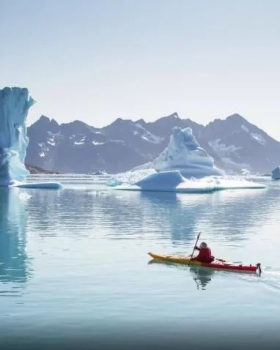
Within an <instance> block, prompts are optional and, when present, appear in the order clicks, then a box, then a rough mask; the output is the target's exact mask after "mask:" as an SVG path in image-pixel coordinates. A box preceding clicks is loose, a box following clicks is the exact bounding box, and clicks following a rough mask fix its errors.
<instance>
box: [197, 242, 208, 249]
mask: <svg viewBox="0 0 280 350" xmlns="http://www.w3.org/2000/svg"><path fill="white" fill-rule="evenodd" d="M199 248H202V249H203V248H204V249H205V248H207V244H206V243H205V242H201V243H200V246H199Z"/></svg>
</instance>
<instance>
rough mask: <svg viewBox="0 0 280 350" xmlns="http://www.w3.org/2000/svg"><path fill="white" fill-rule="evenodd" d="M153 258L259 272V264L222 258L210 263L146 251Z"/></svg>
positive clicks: (223, 268) (238, 270)
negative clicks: (235, 261) (246, 263)
mask: <svg viewBox="0 0 280 350" xmlns="http://www.w3.org/2000/svg"><path fill="white" fill-rule="evenodd" d="M148 254H149V255H150V256H151V257H152V258H153V259H154V260H157V261H163V262H172V263H176V264H185V265H191V266H201V267H209V268H212V269H221V270H230V271H237V272H251V273H254V272H257V270H259V272H261V264H259V263H258V264H255V265H251V264H250V265H244V264H241V263H234V262H229V261H226V260H223V259H215V260H214V261H213V262H211V263H203V262H200V261H196V260H191V257H190V256H180V255H163V254H156V253H151V252H150V253H148Z"/></svg>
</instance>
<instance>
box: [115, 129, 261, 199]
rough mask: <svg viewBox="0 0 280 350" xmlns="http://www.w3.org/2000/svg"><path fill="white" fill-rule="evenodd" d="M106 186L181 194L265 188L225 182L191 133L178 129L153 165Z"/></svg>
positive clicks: (254, 184)
mask: <svg viewBox="0 0 280 350" xmlns="http://www.w3.org/2000/svg"><path fill="white" fill-rule="evenodd" d="M145 170H146V174H144V173H143V172H144V171H145ZM133 180H134V181H133ZM108 186H110V187H111V188H113V189H116V190H126V191H164V192H181V193H209V192H213V191H217V190H223V189H244V188H246V189H256V188H266V186H265V185H263V184H258V183H254V182H252V181H247V180H244V179H232V178H231V179H229V178H226V174H225V172H224V171H223V170H222V169H218V168H217V167H215V165H214V160H213V158H212V157H210V156H209V155H208V153H207V152H206V151H205V150H204V149H203V148H202V147H200V145H199V144H198V142H197V141H196V138H195V136H194V135H193V133H192V129H191V128H185V129H181V128H179V127H174V128H173V129H172V135H171V137H170V141H169V144H168V146H167V147H166V148H165V149H164V151H163V152H162V153H161V154H160V155H159V156H158V157H157V158H156V159H155V160H154V161H152V162H150V163H148V164H144V165H142V166H139V167H137V168H135V169H134V170H132V171H130V172H128V173H125V174H119V176H117V177H116V178H115V179H111V180H110V181H109V183H108Z"/></svg>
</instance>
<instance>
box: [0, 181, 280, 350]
mask: <svg viewBox="0 0 280 350" xmlns="http://www.w3.org/2000/svg"><path fill="white" fill-rule="evenodd" d="M279 210H280V201H279V191H278V193H277V192H275V191H274V190H269V191H238V192H237V191H223V192H216V193H213V194H187V195H185V194H175V193H156V192H155V193H150V192H145V193H144V192H143V193H141V192H140V193H139V192H137V193H135V192H134V193H128V192H127V193H124V192H115V191H112V192H111V191H107V190H106V191H104V190H103V191H102V190H100V191H94V190H93V189H92V188H91V189H90V188H88V189H87V188H86V189H81V188H80V189H77V188H68V189H64V190H62V191H45V190H32V189H7V188H4V189H1V190H0V215H1V217H0V220H1V221H0V228H1V231H0V291H2V292H3V291H4V293H2V294H1V295H5V298H0V309H1V312H0V322H1V327H0V348H1V349H2V347H1V345H2V343H1V342H2V341H3V337H6V338H5V339H6V341H7V342H10V343H13V342H16V341H17V342H19V341H20V340H21V339H22V338H21V337H26V339H27V338H28V339H29V340H30V343H31V344H33V342H34V335H38V334H39V337H40V335H42V334H43V335H44V336H45V338H46V339H51V340H54V341H55V339H57V340H58V342H59V341H60V342H61V344H62V347H61V348H60V350H61V349H63V344H64V345H65V342H66V340H67V339H70V338H71V337H72V338H71V339H74V340H75V339H90V340H91V341H92V344H94V341H95V340H96V336H97V337H98V335H100V334H101V335H103V334H104V335H105V338H106V339H107V338H108V339H109V338H110V339H113V338H112V334H115V335H117V336H119V337H121V334H122V333H121V332H122V330H124V329H125V330H126V331H127V332H129V334H133V332H135V333H134V334H139V333H138V332H139V331H140V330H141V332H143V333H142V334H143V335H145V337H146V336H147V335H148V336H152V335H155V336H156V337H158V339H160V340H162V339H163V338H162V336H163V334H165V335H166V338H168V339H169V338H170V339H171V338H172V337H173V338H172V339H175V338H176V339H178V338H180V337H181V338H180V339H183V338H182V337H183V336H186V337H187V338H188V339H190V340H191V342H192V341H195V339H198V338H197V335H198V333H196V330H197V331H200V330H201V329H209V326H211V327H212V328H211V327H210V328H211V332H212V331H213V334H214V336H213V337H217V336H218V333H219V332H220V331H222V332H224V334H228V333H227V332H228V331H229V330H236V327H237V326H239V327H241V326H242V329H243V330H244V332H246V334H249V335H251V336H252V334H253V331H261V330H262V329H263V327H264V326H265V327H266V331H267V330H271V329H272V328H271V327H272V326H273V325H277V324H278V325H279V321H280V317H279V315H280V313H279V311H280V306H279V303H278V301H279V290H280V289H279V286H280V279H279V276H280V274H279V268H278V267H280V258H279V254H278V249H277V247H278V246H279V245H280V238H279V227H280V219H279ZM199 231H202V233H203V235H202V239H203V240H206V241H207V242H209V244H210V246H211V249H212V253H213V255H215V256H216V257H218V258H227V259H230V260H232V258H233V259H235V260H238V259H241V260H242V261H243V258H244V256H245V257H246V258H249V262H252V263H256V262H259V259H260V257H261V258H262V259H261V261H260V262H261V263H262V266H265V265H266V266H267V265H268V266H271V267H273V268H274V269H273V271H270V272H269V271H267V270H266V269H265V268H264V272H263V274H262V276H261V277H260V278H258V279H256V278H253V277H254V276H253V277H252V276H248V275H245V276H242V277H241V276H240V275H238V274H237V275H235V274H234V273H230V272H228V273H224V272H221V271H218V272H217V271H214V270H210V269H203V268H198V267H194V266H193V267H189V266H179V265H175V264H173V265H167V264H164V265H162V264H161V265H160V264H147V262H148V261H149V259H150V258H149V256H148V255H147V252H148V251H156V252H158V253H170V254H173V253H175V254H186V255H187V254H190V253H191V252H192V249H193V245H194V243H195V239H196V236H197V233H198V232H199ZM275 247H276V249H275ZM268 252H269V253H268ZM230 254H231V256H230ZM242 254H243V255H242ZM31 259H32V278H30V276H31V270H30V261H31ZM235 260H233V261H235ZM246 262H247V261H246ZM167 266H168V267H167ZM169 267H170V268H169ZM272 272H273V274H272ZM18 282H26V283H18ZM23 286H24V293H21V294H20V293H18V294H17V295H16V296H17V297H16V298H15V297H12V296H14V295H13V292H12V289H13V288H14V287H16V288H18V289H20V288H21V289H22V290H23V288H22V287H23ZM202 291H203V292H202ZM252 295H253V296H254V297H253V298H252ZM194 300H197V302H195V303H194ZM190 319H191V320H192V322H191V326H192V329H191V331H190V333H189V334H187V335H186V328H187V329H188V330H189V329H190V328H189V327H190V322H189V320H190ZM253 321H254V322H255V321H256V322H257V321H259V323H258V324H256V322H255V323H254V324H253ZM241 323H242V324H241ZM217 324H218V325H219V328H218V330H217V327H215V326H216V325H217ZM155 325H156V326H155ZM165 331H169V333H166V332H165ZM118 332H120V333H118ZM211 332H210V331H209V332H208V333H209V334H207V335H211V334H210V333H211ZM145 337H144V336H143V339H144V338H145ZM191 337H192V338H191ZM114 340H115V339H114ZM114 340H112V342H113V341H114ZM77 345H78V344H77ZM133 345H134V344H131V348H133ZM197 346H198V347H199V344H198V345H197ZM37 348H40V347H37ZM49 348H53V347H51V346H50V347H49ZM77 348H79V346H77ZM120 348H121V346H120ZM143 348H145V346H143ZM40 349H41V348H40ZM29 350H30V349H29Z"/></svg>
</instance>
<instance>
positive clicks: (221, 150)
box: [208, 139, 242, 158]
mask: <svg viewBox="0 0 280 350" xmlns="http://www.w3.org/2000/svg"><path fill="white" fill-rule="evenodd" d="M220 141H221V139H217V140H214V141H210V142H209V143H208V144H209V146H211V147H212V148H213V150H214V151H215V152H216V153H217V154H218V156H219V157H221V158H222V157H227V156H229V155H230V154H232V153H234V152H235V151H237V150H239V149H242V147H236V146H235V145H229V146H227V145H225V144H224V143H220Z"/></svg>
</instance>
